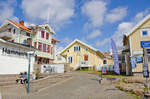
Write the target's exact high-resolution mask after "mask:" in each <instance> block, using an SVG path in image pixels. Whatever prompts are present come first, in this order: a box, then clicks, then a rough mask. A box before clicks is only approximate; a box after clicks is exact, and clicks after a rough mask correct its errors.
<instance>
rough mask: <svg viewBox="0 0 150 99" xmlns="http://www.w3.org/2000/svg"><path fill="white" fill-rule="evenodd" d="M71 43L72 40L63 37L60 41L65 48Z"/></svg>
mask: <svg viewBox="0 0 150 99" xmlns="http://www.w3.org/2000/svg"><path fill="white" fill-rule="evenodd" d="M71 42H72V40H71V39H70V38H68V37H65V38H63V39H62V40H61V43H63V44H64V45H65V46H66V45H68V44H70V43H71Z"/></svg>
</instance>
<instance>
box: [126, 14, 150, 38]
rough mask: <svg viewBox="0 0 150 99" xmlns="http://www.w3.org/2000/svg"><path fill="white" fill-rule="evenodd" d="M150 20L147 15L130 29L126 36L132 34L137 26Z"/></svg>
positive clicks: (149, 15) (149, 16)
mask: <svg viewBox="0 0 150 99" xmlns="http://www.w3.org/2000/svg"><path fill="white" fill-rule="evenodd" d="M149 18H150V14H148V15H147V16H146V17H145V18H144V19H143V20H141V21H140V22H139V23H138V24H137V25H136V26H135V27H133V28H132V30H131V31H130V32H129V33H128V34H126V35H127V36H129V35H131V34H132V32H134V31H135V30H136V29H137V28H138V27H139V26H141V25H142V24H143V23H144V22H145V21H147V20H148V19H149Z"/></svg>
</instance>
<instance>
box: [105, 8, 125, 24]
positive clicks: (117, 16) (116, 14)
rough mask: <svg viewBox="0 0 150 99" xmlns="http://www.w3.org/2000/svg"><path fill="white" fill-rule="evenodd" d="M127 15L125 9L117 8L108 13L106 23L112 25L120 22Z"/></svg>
mask: <svg viewBox="0 0 150 99" xmlns="http://www.w3.org/2000/svg"><path fill="white" fill-rule="evenodd" d="M126 15H127V7H118V8H115V9H112V10H111V11H110V13H108V14H107V15H106V21H107V22H110V23H114V22H117V21H120V20H122V19H123V18H124V17H125V16H126Z"/></svg>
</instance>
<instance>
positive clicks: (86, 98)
mask: <svg viewBox="0 0 150 99" xmlns="http://www.w3.org/2000/svg"><path fill="white" fill-rule="evenodd" d="M42 84H44V83H42ZM14 87H15V86H12V87H10V86H9V90H8V89H7V88H6V89H7V91H5V90H6V89H5V90H4V88H2V89H1V91H2V96H3V99H134V98H133V97H132V96H130V95H128V94H127V93H125V92H122V91H119V90H117V89H116V88H114V87H113V85H112V83H111V82H110V81H108V80H103V81H102V83H101V84H99V82H98V76H97V75H92V74H87V73H73V74H72V77H69V78H67V79H64V80H63V79H61V81H59V82H58V83H55V84H49V85H48V84H45V87H43V88H42V89H40V90H38V91H31V93H30V94H26V93H25V89H24V91H23V88H20V92H17V91H19V90H13V89H14ZM17 87H18V86H17ZM15 91H16V92H15Z"/></svg>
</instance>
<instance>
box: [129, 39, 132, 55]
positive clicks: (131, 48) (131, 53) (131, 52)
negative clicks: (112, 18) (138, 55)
mask: <svg viewBox="0 0 150 99" xmlns="http://www.w3.org/2000/svg"><path fill="white" fill-rule="evenodd" d="M129 44H130V53H131V56H133V53H132V44H131V36H130V37H129Z"/></svg>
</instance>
